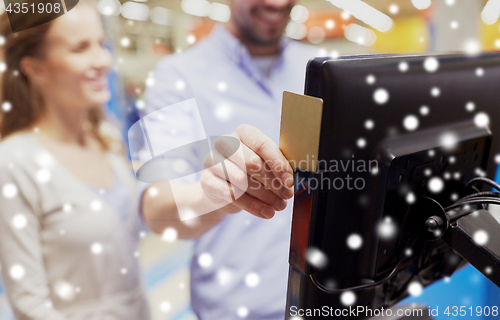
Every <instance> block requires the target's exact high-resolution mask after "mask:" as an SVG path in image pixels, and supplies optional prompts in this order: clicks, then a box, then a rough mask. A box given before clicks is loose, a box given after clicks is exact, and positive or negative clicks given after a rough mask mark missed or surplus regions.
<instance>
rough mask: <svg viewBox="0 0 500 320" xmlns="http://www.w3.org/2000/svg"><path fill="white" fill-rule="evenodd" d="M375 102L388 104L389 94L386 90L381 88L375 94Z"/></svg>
mask: <svg viewBox="0 0 500 320" xmlns="http://www.w3.org/2000/svg"><path fill="white" fill-rule="evenodd" d="M373 100H375V102H376V103H377V104H386V103H387V101H389V92H388V91H387V90H386V89H384V88H379V89H377V90H375V92H374V93H373Z"/></svg>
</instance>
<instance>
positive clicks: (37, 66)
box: [19, 57, 48, 86]
mask: <svg viewBox="0 0 500 320" xmlns="http://www.w3.org/2000/svg"><path fill="white" fill-rule="evenodd" d="M19 67H20V68H21V72H22V73H23V74H24V75H26V76H27V77H28V79H30V81H32V82H33V83H35V84H37V85H39V86H43V85H44V84H45V83H47V81H48V79H47V73H46V72H45V68H44V66H43V64H42V61H40V59H37V58H33V57H23V58H22V59H21V62H20V63H19Z"/></svg>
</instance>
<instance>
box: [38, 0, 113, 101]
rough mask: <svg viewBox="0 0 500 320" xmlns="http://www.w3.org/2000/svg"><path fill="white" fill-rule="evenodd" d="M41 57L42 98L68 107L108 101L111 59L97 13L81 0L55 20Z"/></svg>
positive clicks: (109, 95)
mask: <svg viewBox="0 0 500 320" xmlns="http://www.w3.org/2000/svg"><path fill="white" fill-rule="evenodd" d="M46 44H47V45H46V47H45V51H44V55H43V57H42V58H41V60H40V65H39V68H38V69H39V70H40V73H41V75H40V77H39V79H40V80H41V81H40V87H41V90H42V95H43V96H44V99H45V100H46V101H45V102H46V103H48V104H55V105H61V106H63V107H65V108H66V107H69V108H74V107H76V108H85V109H87V108H90V107H95V106H99V105H102V104H103V103H105V102H107V101H108V100H109V99H110V97H111V93H110V91H109V88H108V81H107V73H108V70H109V68H110V66H111V63H112V57H111V54H110V52H109V51H108V50H107V49H106V48H105V47H104V31H103V28H102V25H101V21H100V19H99V16H98V15H97V13H96V12H95V11H94V10H93V9H92V8H91V7H90V6H88V5H85V4H82V3H80V4H79V5H77V6H76V7H75V8H74V9H73V10H71V11H70V12H68V13H66V14H65V15H63V16H61V17H59V18H57V19H55V20H54V22H53V23H52V25H51V26H50V29H49V32H48V34H47V42H46Z"/></svg>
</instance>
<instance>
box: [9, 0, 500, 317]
mask: <svg viewBox="0 0 500 320" xmlns="http://www.w3.org/2000/svg"><path fill="white" fill-rule="evenodd" d="M86 1H87V2H89V3H92V4H94V5H95V6H96V7H97V9H98V10H99V12H100V13H101V14H102V17H103V21H104V25H105V28H106V31H107V33H108V37H109V44H108V45H109V48H110V49H111V51H112V52H113V55H114V57H115V66H114V70H113V72H112V73H111V75H110V77H111V82H110V83H111V85H112V89H113V99H112V101H110V103H109V104H108V106H107V109H108V111H109V118H110V120H111V121H112V122H113V123H115V124H116V125H118V126H119V127H120V129H121V131H122V132H123V134H124V137H125V135H126V132H127V130H128V127H129V126H130V125H131V124H133V123H134V122H135V121H136V120H137V119H138V110H140V109H141V108H143V106H144V105H143V104H144V102H143V100H142V97H143V93H144V90H145V87H146V86H148V85H153V84H154V80H153V79H152V78H151V77H149V75H150V72H151V71H152V70H153V68H154V66H155V64H156V63H157V62H158V61H159V60H160V59H161V58H163V57H164V56H166V55H170V54H176V53H179V52H183V51H185V50H187V49H188V48H189V47H191V46H193V45H196V43H197V42H199V41H200V40H202V39H203V38H204V37H206V36H207V35H208V34H209V33H210V30H211V28H212V27H213V26H214V25H215V24H216V23H223V22H225V21H227V20H228V19H229V17H230V14H231V12H230V10H229V7H228V6H227V4H226V2H225V0H217V1H207V0H136V1H127V0H121V1H119V0H86ZM343 1H344V0H335V1H334V2H335V3H341V2H343ZM345 1H350V0H345ZM365 2H366V3H367V4H369V5H370V6H373V7H374V8H375V9H377V10H379V11H380V12H382V13H383V14H385V15H386V16H388V17H390V20H391V21H392V22H393V26H392V28H390V30H389V31H386V32H381V31H379V30H377V28H375V27H373V26H371V25H369V24H366V23H364V22H362V21H360V20H358V19H357V18H356V17H354V16H351V15H350V14H349V13H347V12H345V11H343V10H341V9H339V8H337V7H335V6H334V5H333V4H332V3H331V2H329V1H327V0H301V1H299V3H298V5H297V6H295V7H294V8H293V10H292V13H291V20H290V23H289V24H288V26H287V28H286V34H287V35H288V36H289V37H291V38H293V39H296V40H297V41H302V42H304V43H307V44H310V45H314V46H316V47H317V48H318V56H331V57H333V58H336V57H339V56H343V55H357V54H373V53H415V52H438V51H467V52H478V51H482V50H500V23H494V24H492V25H487V24H486V23H484V21H483V20H482V19H481V11H482V9H483V7H484V5H485V3H486V0H433V1H432V5H431V6H430V7H429V8H427V9H423V10H418V9H417V8H416V6H418V5H416V4H418V3H419V0H413V1H411V0H366V1H365ZM425 2H428V1H420V3H425ZM4 10H5V8H4V4H3V2H1V3H0V13H1V12H3V11H4ZM379 29H383V28H379ZM143 236H144V239H143V242H142V244H141V250H140V257H139V258H140V259H141V262H142V264H143V272H144V283H145V286H146V288H147V290H148V296H149V300H150V304H151V310H152V314H153V319H154V320H192V319H196V317H195V316H194V315H193V313H192V312H191V309H190V306H189V265H190V263H191V261H190V258H191V251H192V244H193V243H192V242H191V241H180V240H176V239H175V236H174V237H172V235H170V234H164V235H163V236H156V235H152V234H144V235H143ZM195 263H196V262H195ZM408 301H418V302H422V303H425V304H427V305H430V306H433V307H435V306H437V305H439V306H444V308H445V306H453V305H458V306H467V307H469V306H473V307H475V306H486V305H490V306H493V305H497V306H498V305H499V302H500V291H499V290H498V288H496V287H495V286H493V285H492V284H491V283H490V282H489V281H488V280H487V279H486V278H484V276H482V275H481V274H480V273H479V272H477V271H476V270H475V269H474V268H472V267H467V268H465V269H463V270H461V271H460V272H458V273H457V274H456V275H454V276H453V277H452V278H450V279H445V280H443V281H441V282H440V283H437V284H434V285H432V286H431V287H430V288H428V289H426V290H424V292H423V293H422V294H421V295H420V296H419V297H413V298H411V299H410V300H408ZM440 308H441V307H440ZM444 308H443V310H444ZM236 318H237V317H236V315H235V319H236ZM440 318H441V317H439V318H437V319H440ZM11 319H13V317H12V315H11V312H10V310H9V307H8V303H7V301H6V299H5V297H4V296H3V295H2V294H1V285H0V320H11ZM477 319H479V318H477Z"/></svg>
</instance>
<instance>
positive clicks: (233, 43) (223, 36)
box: [210, 23, 290, 62]
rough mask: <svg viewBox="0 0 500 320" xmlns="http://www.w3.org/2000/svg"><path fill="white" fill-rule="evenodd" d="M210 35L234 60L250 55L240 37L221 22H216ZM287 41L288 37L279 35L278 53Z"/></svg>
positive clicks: (283, 48) (288, 40) (281, 51)
mask: <svg viewBox="0 0 500 320" xmlns="http://www.w3.org/2000/svg"><path fill="white" fill-rule="evenodd" d="M210 37H213V38H214V39H216V41H218V42H219V43H220V44H221V48H222V49H223V50H224V51H225V52H226V53H227V54H229V56H230V57H231V58H232V59H234V60H235V61H237V62H240V61H241V60H242V57H243V56H248V57H250V53H249V52H248V48H247V47H246V46H245V45H244V44H243V43H242V42H241V40H240V39H238V38H237V37H236V36H234V35H233V34H232V33H231V32H230V31H229V30H227V29H226V27H224V25H223V24H221V23H218V24H216V25H215V26H214V28H213V29H212V32H211V33H210ZM289 42H290V39H289V38H288V37H286V36H282V37H281V39H280V41H279V44H278V45H279V54H282V53H283V51H284V50H285V48H286V46H287V45H288V43H289Z"/></svg>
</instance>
